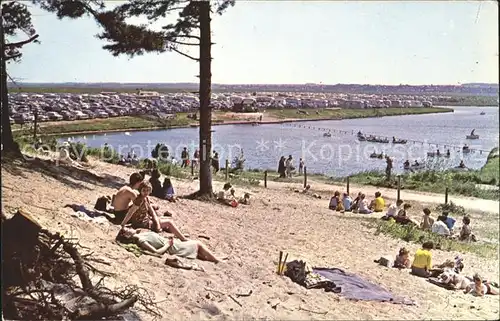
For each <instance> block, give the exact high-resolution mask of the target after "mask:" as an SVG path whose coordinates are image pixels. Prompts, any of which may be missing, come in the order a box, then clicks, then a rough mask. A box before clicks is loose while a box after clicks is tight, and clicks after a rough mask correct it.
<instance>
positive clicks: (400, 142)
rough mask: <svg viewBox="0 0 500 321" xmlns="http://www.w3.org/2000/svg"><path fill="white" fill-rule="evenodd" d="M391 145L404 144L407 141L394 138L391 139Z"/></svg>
mask: <svg viewBox="0 0 500 321" xmlns="http://www.w3.org/2000/svg"><path fill="white" fill-rule="evenodd" d="M392 143H393V144H406V143H407V141H406V139H396V137H394V136H393V137H392Z"/></svg>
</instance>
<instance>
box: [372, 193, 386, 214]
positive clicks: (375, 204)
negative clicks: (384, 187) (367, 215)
mask: <svg viewBox="0 0 500 321" xmlns="http://www.w3.org/2000/svg"><path fill="white" fill-rule="evenodd" d="M370 209H371V210H373V211H374V212H383V211H384V210H385V201H384V199H383V198H382V194H381V193H380V192H376V193H375V199H374V200H373V201H372V203H371V206H370Z"/></svg>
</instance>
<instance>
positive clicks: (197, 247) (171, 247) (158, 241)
mask: <svg viewBox="0 0 500 321" xmlns="http://www.w3.org/2000/svg"><path fill="white" fill-rule="evenodd" d="M117 240H118V241H120V242H128V241H132V242H134V243H136V244H137V245H138V246H140V247H141V248H142V249H144V250H146V251H149V252H152V253H155V254H160V255H161V254H164V253H168V254H170V255H175V256H179V257H184V258H188V259H196V258H198V259H200V260H205V261H210V262H214V263H218V262H219V261H220V260H219V259H218V258H217V257H215V255H214V254H213V253H212V252H211V251H210V250H209V249H208V248H207V246H206V245H205V244H203V243H201V242H200V241H196V240H184V241H181V240H178V239H176V238H173V237H169V238H165V237H162V236H161V235H160V234H158V233H155V232H152V231H140V230H136V229H132V228H127V227H123V228H122V229H121V230H120V232H119V233H118V236H117Z"/></svg>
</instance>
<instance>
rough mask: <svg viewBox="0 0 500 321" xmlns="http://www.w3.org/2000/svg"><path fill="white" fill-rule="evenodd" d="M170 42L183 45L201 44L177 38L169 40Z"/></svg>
mask: <svg viewBox="0 0 500 321" xmlns="http://www.w3.org/2000/svg"><path fill="white" fill-rule="evenodd" d="M169 42H171V43H175V44H178V45H182V46H199V45H200V44H199V43H189V42H184V41H177V40H173V39H172V40H169Z"/></svg>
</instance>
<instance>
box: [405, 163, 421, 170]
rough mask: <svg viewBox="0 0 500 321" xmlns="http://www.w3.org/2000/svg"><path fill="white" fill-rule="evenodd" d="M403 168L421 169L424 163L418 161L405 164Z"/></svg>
mask: <svg viewBox="0 0 500 321" xmlns="http://www.w3.org/2000/svg"><path fill="white" fill-rule="evenodd" d="M403 168H404V169H405V170H407V171H408V170H411V171H416V170H421V169H424V168H425V163H418V164H411V165H410V166H407V165H405V166H404V167H403Z"/></svg>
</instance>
